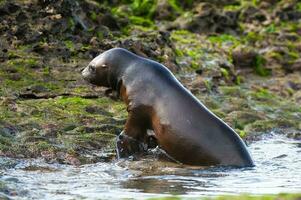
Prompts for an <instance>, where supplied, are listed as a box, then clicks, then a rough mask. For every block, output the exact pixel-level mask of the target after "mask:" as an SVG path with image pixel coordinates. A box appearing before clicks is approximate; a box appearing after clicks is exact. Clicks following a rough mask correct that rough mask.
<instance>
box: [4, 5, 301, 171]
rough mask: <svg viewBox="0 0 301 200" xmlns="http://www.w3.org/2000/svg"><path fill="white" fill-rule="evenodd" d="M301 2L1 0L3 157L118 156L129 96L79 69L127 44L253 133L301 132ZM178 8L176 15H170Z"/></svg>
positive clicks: (71, 160) (250, 136)
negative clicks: (94, 83)
mask: <svg viewBox="0 0 301 200" xmlns="http://www.w3.org/2000/svg"><path fill="white" fill-rule="evenodd" d="M300 8H301V4H300V3H298V2H297V1H280V2H274V1H260V2H257V1H253V2H249V1H243V0H242V1H224V3H220V2H216V1H193V2H191V1H185V3H183V2H182V1H177V0H176V1H160V2H159V1H138V0H135V1H124V2H123V3H121V2H119V1H93V0H92V1H71V0H59V1H58V2H54V1H39V0H32V1H30V0H29V1H18V0H14V1H6V0H3V1H0V20H1V24H0V40H1V45H0V48H1V49H0V62H1V67H0V83H1V88H0V112H1V115H0V155H2V156H9V157H18V158H24V157H25V158H31V157H35V158H43V159H45V160H46V161H47V162H59V163H66V164H73V165H79V164H83V163H93V162H98V161H110V160H112V159H114V158H115V152H114V148H115V146H114V145H115V144H114V138H115V135H116V134H118V133H119V132H120V131H121V130H122V128H123V125H124V123H125V120H126V115H127V114H126V111H125V107H124V104H123V103H122V102H120V101H114V100H112V99H111V98H108V97H106V95H105V91H104V89H103V88H95V87H94V88H93V87H91V86H89V85H87V84H86V83H84V82H83V80H82V79H81V77H80V73H79V72H80V69H81V68H82V67H84V66H86V65H87V63H88V62H89V61H90V60H91V59H92V58H93V57H94V56H96V55H98V54H99V53H100V52H102V51H104V50H107V49H109V48H112V47H124V48H127V49H129V50H131V51H133V52H135V53H137V54H139V55H141V56H145V57H148V58H151V59H154V60H156V61H159V62H161V63H163V64H165V65H166V66H167V67H168V68H169V69H171V70H172V71H173V72H174V73H175V74H176V76H177V77H178V78H179V79H180V80H181V82H182V83H183V84H184V85H185V86H186V87H187V88H189V89H190V90H191V91H192V92H193V93H194V94H195V95H196V96H197V97H198V98H199V99H200V100H201V101H202V102H204V104H205V105H206V106H208V107H209V108H210V109H211V110H212V111H213V112H214V113H215V114H217V115H218V116H219V117H221V118H222V119H223V120H225V121H226V122H227V123H229V124H230V125H231V126H232V127H233V128H234V129H235V130H236V131H237V132H238V133H239V134H240V135H241V136H242V137H243V138H244V139H245V140H254V139H257V138H258V136H260V135H262V134H264V133H266V132H268V131H270V130H272V129H279V128H280V129H285V130H286V131H285V133H286V134H287V135H289V136H290V137H293V138H296V139H300V129H301V123H300V121H301V120H300V119H301V107H300V103H301V67H300V63H301V62H300V59H301V58H300V52H301V29H300V26H298V24H299V23H300V19H301V17H300V13H301V10H300ZM166 10H168V11H169V12H166Z"/></svg>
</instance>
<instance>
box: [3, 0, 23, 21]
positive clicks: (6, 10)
mask: <svg viewBox="0 0 301 200" xmlns="http://www.w3.org/2000/svg"><path fill="white" fill-rule="evenodd" d="M20 9H21V7H20V6H19V5H17V4H16V3H14V2H9V1H6V3H3V4H1V7H0V17H1V16H3V15H10V14H13V13H15V12H17V11H18V10H20Z"/></svg>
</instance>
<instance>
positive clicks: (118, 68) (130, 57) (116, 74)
mask: <svg viewBox="0 0 301 200" xmlns="http://www.w3.org/2000/svg"><path fill="white" fill-rule="evenodd" d="M106 53H107V55H106V57H107V60H108V63H109V65H110V70H109V76H108V82H109V85H110V87H111V88H112V89H113V90H115V91H117V92H119V90H120V86H121V84H122V77H123V75H124V72H125V71H126V69H127V68H128V67H130V66H131V63H133V62H134V61H135V60H136V59H137V58H138V57H137V56H136V55H135V54H133V53H131V52H129V51H127V50H126V49H122V48H114V49H111V50H109V51H108V52H106Z"/></svg>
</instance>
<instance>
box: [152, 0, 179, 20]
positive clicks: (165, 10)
mask: <svg viewBox="0 0 301 200" xmlns="http://www.w3.org/2000/svg"><path fill="white" fill-rule="evenodd" d="M178 15H179V12H178V10H176V9H175V8H174V7H173V6H171V4H170V2H169V1H168V0H162V1H158V2H157V6H156V11H155V13H154V18H155V19H156V20H173V19H175V17H177V16H178Z"/></svg>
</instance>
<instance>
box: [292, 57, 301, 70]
mask: <svg viewBox="0 0 301 200" xmlns="http://www.w3.org/2000/svg"><path fill="white" fill-rule="evenodd" d="M290 69H291V70H292V71H301V59H298V60H296V61H295V62H294V63H293V64H292V65H291V67H290Z"/></svg>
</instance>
